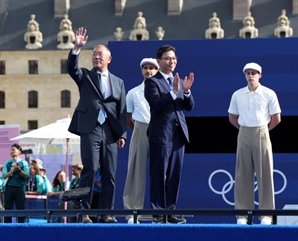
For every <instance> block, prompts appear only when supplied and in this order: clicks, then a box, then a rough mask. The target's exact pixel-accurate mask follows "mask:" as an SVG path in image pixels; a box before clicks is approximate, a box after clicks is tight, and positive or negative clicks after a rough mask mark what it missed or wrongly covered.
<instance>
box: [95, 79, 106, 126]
mask: <svg viewBox="0 0 298 241" xmlns="http://www.w3.org/2000/svg"><path fill="white" fill-rule="evenodd" d="M98 78H99V86H100V90H101V93H102V96H103V98H105V86H104V84H103V81H102V79H101V74H98ZM106 115H107V114H106V111H105V109H104V107H102V108H101V109H100V111H99V113H98V117H97V121H98V122H99V124H101V125H102V124H103V123H104V122H105V121H106Z"/></svg>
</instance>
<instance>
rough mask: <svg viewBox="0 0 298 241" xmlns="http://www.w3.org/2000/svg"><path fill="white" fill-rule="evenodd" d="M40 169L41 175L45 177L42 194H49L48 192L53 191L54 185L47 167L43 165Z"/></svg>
mask: <svg viewBox="0 0 298 241" xmlns="http://www.w3.org/2000/svg"><path fill="white" fill-rule="evenodd" d="M39 171H40V175H41V176H42V178H43V191H42V195H47V193H48V192H51V191H52V186H51V183H50V181H49V179H48V177H47V175H46V173H47V169H46V168H44V167H42V168H40V169H39Z"/></svg>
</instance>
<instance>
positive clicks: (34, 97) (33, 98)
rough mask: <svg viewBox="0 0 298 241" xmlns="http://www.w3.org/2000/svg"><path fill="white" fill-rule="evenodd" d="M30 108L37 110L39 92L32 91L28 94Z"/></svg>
mask: <svg viewBox="0 0 298 241" xmlns="http://www.w3.org/2000/svg"><path fill="white" fill-rule="evenodd" d="M28 107H29V108H37V107H38V92H37V91H35V90H31V91H29V92H28Z"/></svg>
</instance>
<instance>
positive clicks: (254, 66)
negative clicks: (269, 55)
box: [243, 63, 262, 74]
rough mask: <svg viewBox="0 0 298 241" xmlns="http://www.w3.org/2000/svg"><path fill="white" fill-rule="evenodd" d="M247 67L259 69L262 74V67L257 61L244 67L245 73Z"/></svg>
mask: <svg viewBox="0 0 298 241" xmlns="http://www.w3.org/2000/svg"><path fill="white" fill-rule="evenodd" d="M247 69H254V70H257V71H259V73H260V74H262V67H261V66H260V65H258V64H256V63H248V64H246V65H245V66H244V68H243V73H244V74H245V70H247Z"/></svg>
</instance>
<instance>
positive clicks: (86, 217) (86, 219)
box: [82, 215, 92, 223]
mask: <svg viewBox="0 0 298 241" xmlns="http://www.w3.org/2000/svg"><path fill="white" fill-rule="evenodd" d="M82 223H92V220H91V219H90V218H89V216H88V215H84V216H83V221H82Z"/></svg>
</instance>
